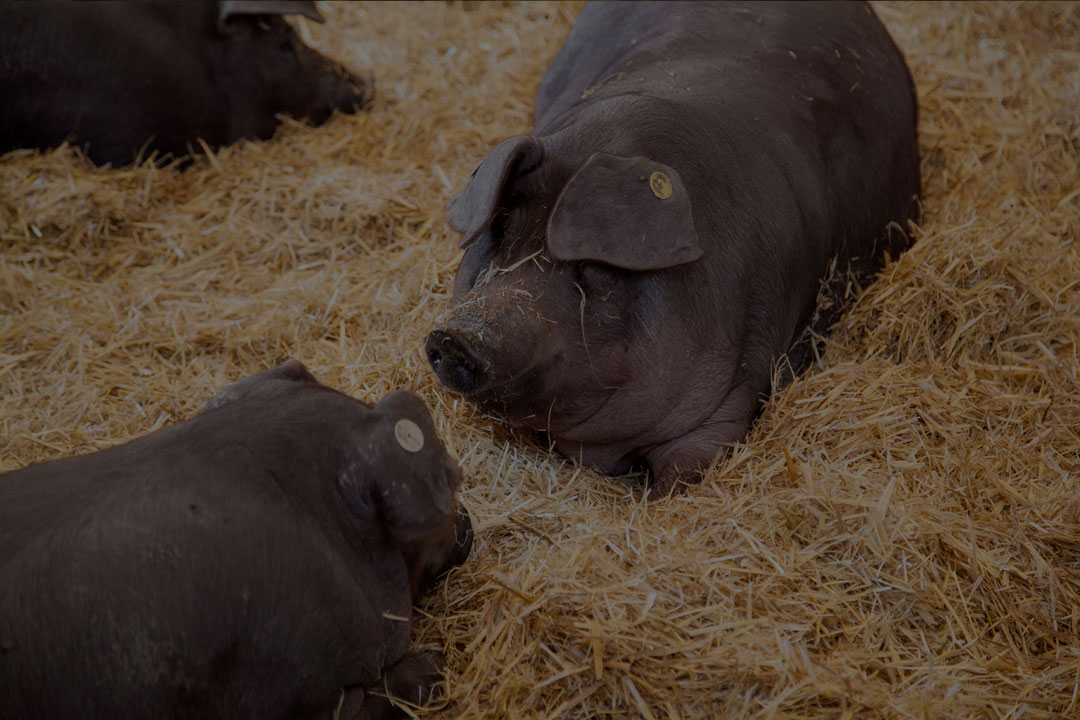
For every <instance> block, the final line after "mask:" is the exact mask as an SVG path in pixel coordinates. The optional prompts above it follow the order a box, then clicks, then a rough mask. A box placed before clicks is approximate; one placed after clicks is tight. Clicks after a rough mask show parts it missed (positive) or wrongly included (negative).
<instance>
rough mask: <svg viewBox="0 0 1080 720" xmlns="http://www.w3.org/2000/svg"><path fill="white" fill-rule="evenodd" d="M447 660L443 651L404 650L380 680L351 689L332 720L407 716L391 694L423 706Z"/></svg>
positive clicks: (390, 718) (369, 719) (439, 678)
mask: <svg viewBox="0 0 1080 720" xmlns="http://www.w3.org/2000/svg"><path fill="white" fill-rule="evenodd" d="M444 667H446V660H445V659H444V658H443V655H442V653H439V652H433V651H425V652H407V653H405V655H403V656H402V657H401V659H400V660H398V661H397V662H396V663H394V664H393V665H391V666H390V667H388V668H386V670H384V671H383V676H382V682H381V683H380V684H379V685H376V686H374V687H369V688H360V687H356V688H350V689H349V690H346V691H345V698H344V700H343V701H342V703H341V706H340V708H339V709H338V711H337V712H336V713H335V714H334V715H333V718H334V720H339V719H340V720H394V719H397V718H406V717H409V714H408V713H406V712H405V711H404V710H403V709H402V708H400V707H395V705H394V703H393V702H391V700H390V697H393V698H395V699H397V700H399V701H403V702H405V703H409V704H411V705H424V704H426V703H427V702H428V700H430V698H431V689H432V688H433V687H434V686H435V683H437V682H439V681H440V680H442V677H443V668H444Z"/></svg>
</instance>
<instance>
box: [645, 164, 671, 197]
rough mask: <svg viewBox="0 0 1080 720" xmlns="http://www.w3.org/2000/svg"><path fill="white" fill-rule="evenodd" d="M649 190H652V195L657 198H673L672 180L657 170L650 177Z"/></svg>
mask: <svg viewBox="0 0 1080 720" xmlns="http://www.w3.org/2000/svg"><path fill="white" fill-rule="evenodd" d="M649 189H650V190H652V194H653V195H655V196H656V197H658V198H660V199H661V200H667V199H668V198H669V197H671V179H670V178H669V177H668V176H667V175H665V174H664V173H662V172H660V171H659V170H657V171H656V172H654V173H653V174H652V175H650V176H649Z"/></svg>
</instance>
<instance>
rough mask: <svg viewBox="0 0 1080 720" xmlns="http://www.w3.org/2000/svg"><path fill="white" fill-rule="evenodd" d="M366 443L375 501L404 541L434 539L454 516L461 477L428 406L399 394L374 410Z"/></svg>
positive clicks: (415, 397) (381, 512) (373, 500)
mask: <svg viewBox="0 0 1080 720" xmlns="http://www.w3.org/2000/svg"><path fill="white" fill-rule="evenodd" d="M372 419H373V421H374V423H373V425H371V426H369V428H370V433H369V435H368V438H367V442H368V443H370V444H369V445H368V448H367V452H365V455H367V456H368V457H369V458H371V461H370V462H369V463H368V464H367V470H366V472H368V473H370V478H369V482H370V485H369V487H370V493H371V495H370V497H371V502H372V503H373V504H374V506H375V507H376V508H377V509H378V511H379V514H380V515H381V516H382V520H383V522H385V523H386V525H387V526H388V527H389V528H390V530H391V531H392V532H393V534H394V537H396V538H397V539H398V540H400V541H406V542H407V541H411V540H415V539H417V538H421V537H423V536H425V535H430V534H431V533H432V532H433V531H435V530H437V529H438V528H439V527H441V526H442V525H443V524H444V523H445V522H446V520H447V518H448V517H450V516H452V515H453V513H454V509H455V508H454V493H455V491H456V490H457V485H458V481H459V479H460V474H459V471H458V470H457V466H456V465H455V464H454V462H453V461H452V460H450V459H449V457H448V456H447V455H446V453H445V451H444V450H443V446H442V443H441V442H440V441H439V438H438V436H436V434H435V424H434V423H433V422H432V420H431V413H430V412H428V409H427V405H425V404H424V401H423V400H421V399H420V398H419V397H418V396H417V395H414V394H413V393H411V392H407V391H403V390H401V391H397V392H393V393H391V394H389V395H387V396H386V397H385V398H383V399H382V400H381V401H379V403H378V404H377V405H376V406H375V407H374V408H373V409H372Z"/></svg>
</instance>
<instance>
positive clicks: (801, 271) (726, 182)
mask: <svg viewBox="0 0 1080 720" xmlns="http://www.w3.org/2000/svg"><path fill="white" fill-rule="evenodd" d="M916 115H917V105H916V98H915V93H914V88H913V85H912V81H911V76H910V73H909V72H908V69H907V66H906V64H905V63H904V60H903V57H902V56H901V55H900V53H899V51H898V50H897V49H896V47H895V45H894V44H893V42H892V40H891V39H890V38H889V36H888V34H887V32H886V31H885V29H884V28H883V27H882V25H881V23H880V22H879V21H878V19H877V17H876V16H874V14H873V12H872V11H871V10H870V8H869V6H867V5H864V4H861V3H850V4H847V3H845V4H840V5H837V4H820V3H805V4H801V3H796V4H794V5H790V4H784V3H762V4H749V5H747V4H740V3H701V4H699V5H695V4H687V3H633V4H615V5H608V4H606V3H594V4H590V5H589V6H587V7H586V8H585V10H584V11H582V13H581V16H580V17H579V19H578V21H577V23H576V24H575V26H574V28H573V30H572V32H571V34H570V36H569V37H568V39H567V41H566V44H565V45H564V46H563V48H562V50H561V51H560V52H559V54H558V56H557V57H556V58H555V60H554V62H553V64H552V66H551V68H550V69H549V70H548V72H547V74H546V75H545V76H544V79H543V81H542V83H541V86H540V90H539V93H538V96H537V100H536V108H535V129H534V130H533V132H532V134H531V135H530V136H528V137H519V138H511V139H509V140H506V141H505V142H503V143H501V144H500V145H499V146H498V147H497V148H496V149H495V150H494V151H493V152H492V153H491V154H490V155H489V156H488V157H487V158H486V159H485V160H484V161H483V162H482V163H481V164H480V166H479V167H478V168H477V169H476V170H475V171H474V173H473V176H472V177H471V178H470V181H469V184H468V185H467V186H466V188H465V190H463V191H462V192H461V194H459V195H458V196H457V197H455V198H454V200H453V201H452V202H451V204H450V207H449V209H448V211H447V217H448V219H449V221H450V224H451V226H452V227H454V228H455V229H456V230H458V231H459V232H462V233H463V238H462V247H465V248H466V252H465V255H464V257H463V258H462V260H461V265H460V267H459V269H458V272H457V276H456V278H455V283H454V307H453V310H452V312H451V313H450V316H449V318H448V320H447V322H446V323H445V324H444V325H443V326H442V327H440V328H437V329H435V330H433V331H432V332H431V334H430V335H429V336H428V338H427V342H426V350H427V354H428V358H429V360H430V361H431V364H432V366H433V367H434V369H435V371H436V373H437V374H438V376H439V378H440V380H441V381H442V382H443V384H444V385H446V386H447V387H449V388H451V389H453V390H456V391H458V392H460V393H462V394H463V395H465V396H466V397H467V398H469V399H470V400H472V401H473V402H475V403H476V404H478V405H479V406H480V407H481V408H482V409H484V410H486V411H488V412H490V413H493V414H496V415H498V416H501V417H502V418H504V419H505V420H506V422H508V423H509V424H511V425H513V426H515V427H518V428H526V429H532V430H538V431H542V432H546V433H548V434H549V435H550V436H551V437H552V438H553V439H554V440H555V444H556V447H557V448H558V449H559V450H560V451H561V452H562V453H564V454H565V455H567V456H569V457H571V458H574V459H576V460H578V461H579V462H581V463H584V464H586V465H590V466H594V467H597V468H599V469H601V470H604V471H607V472H610V473H613V474H621V473H625V472H627V471H628V470H629V469H631V467H632V465H633V464H635V463H636V462H638V461H640V460H644V461H645V462H646V463H647V464H648V466H649V468H650V470H651V478H652V479H651V486H650V496H651V497H654V498H655V497H658V496H664V495H666V494H668V493H669V492H671V490H672V489H673V488H674V487H676V485H685V484H687V483H692V482H696V481H698V480H700V476H701V472H702V471H703V470H705V469H706V468H707V467H708V466H709V465H710V464H711V463H712V462H715V461H716V460H717V459H718V458H719V457H721V456H722V454H723V453H724V452H725V451H726V450H727V449H728V448H730V446H731V444H732V443H735V442H737V441H740V440H741V439H743V437H744V436H745V434H746V433H747V431H748V429H749V427H750V425H751V423H752V422H753V420H754V418H755V416H756V415H757V413H758V412H759V409H760V407H761V403H762V402H763V401H764V399H765V398H767V396H768V394H769V392H770V388H771V383H772V377H773V370H774V367H776V364H777V363H778V362H780V361H781V359H782V358H784V357H785V356H786V358H787V360H786V362H785V365H786V366H789V367H790V370H791V371H795V372H797V371H798V370H800V369H802V368H803V367H805V365H806V364H807V361H808V351H807V344H806V343H805V342H803V340H804V339H805V337H806V335H805V333H806V329H807V328H808V326H810V325H811V324H812V322H813V321H814V312H815V305H816V300H817V296H818V293H819V289H820V288H821V285H822V282H823V281H824V280H825V278H826V275H827V274H828V270H829V267H830V263H832V262H833V261H834V260H835V262H836V263H837V267H839V268H840V270H841V271H842V272H841V273H840V282H838V283H836V284H835V286H834V288H833V289H834V290H836V291H837V292H835V293H834V297H833V301H834V304H833V307H832V312H831V313H822V314H821V315H820V316H819V317H818V318H817V321H816V322H813V325H814V327H815V329H816V330H818V331H820V330H823V329H824V328H825V326H827V325H828V324H829V321H831V320H832V319H833V318H835V315H836V312H837V311H838V310H839V309H841V308H842V307H843V305H844V301H845V300H846V299H847V298H846V294H845V289H849V288H850V286H849V285H845V283H846V281H847V279H848V278H852V279H854V280H855V281H856V282H857V283H860V284H865V283H866V282H869V281H870V280H871V279H872V276H873V274H874V273H875V272H876V271H877V270H878V269H880V267H881V265H882V264H883V263H884V261H885V258H886V254H888V256H890V257H893V258H895V257H897V256H898V255H899V254H900V253H901V252H902V251H903V250H904V249H905V248H906V247H907V246H908V245H909V244H910V239H909V237H908V236H907V234H906V233H905V232H904V231H903V230H902V228H906V227H907V226H908V221H909V220H910V219H913V218H915V217H916V216H917V207H918V206H917V195H918V192H919V168H918V148H917V143H916V133H915V125H916ZM657 174H659V177H660V179H659V180H656V178H657ZM654 182H655V185H654ZM788 376H789V377H790V372H789V373H788Z"/></svg>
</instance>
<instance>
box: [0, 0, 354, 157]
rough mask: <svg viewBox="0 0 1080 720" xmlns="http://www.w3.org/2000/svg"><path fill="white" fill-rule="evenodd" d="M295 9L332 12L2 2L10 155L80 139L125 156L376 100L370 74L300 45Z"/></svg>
mask: <svg viewBox="0 0 1080 720" xmlns="http://www.w3.org/2000/svg"><path fill="white" fill-rule="evenodd" d="M292 13H303V14H304V15H306V16H308V17H310V18H314V19H319V20H321V15H319V13H318V11H317V10H316V8H315V3H313V2H272V1H271V2H211V1H209V0H205V1H202V2H41V3H38V2H4V3H0V66H2V67H3V72H2V73H0V152H6V151H8V150H11V149H14V148H20V147H37V148H46V147H52V146H54V145H58V144H60V143H61V142H62V141H63V140H65V139H68V138H71V139H72V141H73V143H74V144H76V145H78V146H80V147H82V148H83V149H84V150H85V151H86V153H87V155H88V156H89V157H90V159H91V160H93V161H94V162H95V163H98V164H103V163H112V164H113V165H124V164H127V163H130V162H131V161H132V160H133V159H135V157H136V156H137V155H138V154H139V153H140V152H142V153H144V154H149V153H150V152H151V151H155V150H156V151H157V152H159V153H162V154H166V153H167V154H171V155H173V156H177V157H179V156H183V155H187V154H189V153H191V152H194V151H198V150H199V148H200V145H199V144H198V142H197V141H198V140H199V139H202V140H203V141H205V142H206V143H207V145H209V146H210V147H211V148H216V147H219V146H221V145H227V144H229V143H232V142H235V141H236V140H239V139H240V138H261V139H266V138H269V137H270V136H271V135H273V134H274V129H275V128H276V127H277V123H278V121H277V117H276V115H277V114H278V113H285V114H288V115H292V116H293V117H297V118H307V119H309V120H311V121H312V122H313V123H314V124H316V125H318V124H321V123H323V122H325V121H326V120H327V118H329V117H330V114H331V113H332V112H333V111H334V110H342V111H343V112H353V111H354V110H356V109H358V108H361V107H363V106H364V105H366V104H367V103H368V102H369V101H370V99H371V97H372V88H371V85H370V83H367V82H365V81H364V80H362V79H361V78H360V77H358V76H357V75H355V74H353V73H351V72H349V71H348V70H346V69H344V68H343V67H342V66H340V65H339V64H337V63H335V62H333V61H331V60H329V59H327V58H325V57H323V56H322V55H320V54H319V53H318V52H316V51H315V50H312V49H311V48H309V47H308V46H306V45H305V44H304V43H303V42H301V41H300V38H299V37H297V34H296V32H295V31H294V30H293V29H292V27H291V26H290V25H289V24H288V23H287V22H286V21H285V20H284V19H283V18H282V17H281V16H282V15H286V14H292Z"/></svg>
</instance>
